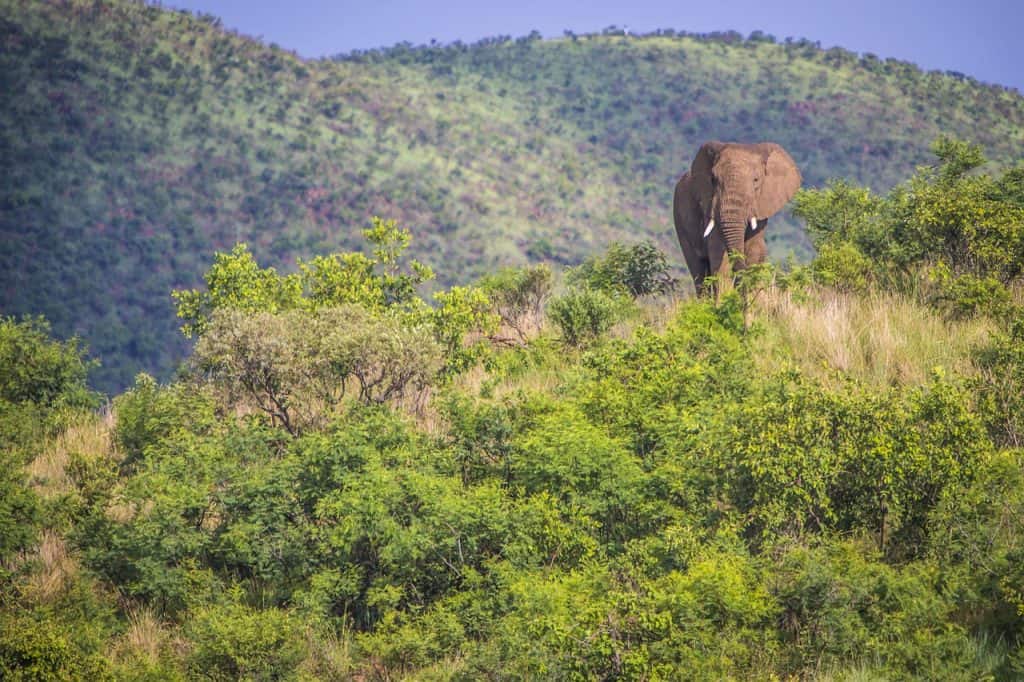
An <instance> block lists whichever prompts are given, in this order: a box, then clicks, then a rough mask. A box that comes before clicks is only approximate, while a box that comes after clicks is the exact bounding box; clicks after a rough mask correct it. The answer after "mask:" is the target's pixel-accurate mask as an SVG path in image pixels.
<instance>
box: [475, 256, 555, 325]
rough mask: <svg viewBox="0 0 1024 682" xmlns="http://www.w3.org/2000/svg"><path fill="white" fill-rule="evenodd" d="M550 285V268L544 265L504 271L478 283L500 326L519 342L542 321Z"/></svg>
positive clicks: (549, 293)
mask: <svg viewBox="0 0 1024 682" xmlns="http://www.w3.org/2000/svg"><path fill="white" fill-rule="evenodd" d="M553 286H554V276H553V274H552V272H551V268H550V267H549V266H548V265H546V264H544V263H541V264H540V265H533V266H530V267H526V268H520V269H515V268H506V269H504V270H501V271H499V272H498V273H496V274H494V275H491V276H489V277H485V278H484V279H482V280H481V281H480V288H481V289H483V290H484V292H485V293H486V294H487V296H488V297H489V298H490V299H491V304H492V306H493V309H494V312H495V313H497V315H498V317H499V318H500V319H501V324H502V325H503V326H505V327H507V328H508V329H509V330H511V331H512V333H513V334H515V337H516V340H517V341H519V342H520V343H522V342H524V341H526V339H527V338H528V337H529V335H530V334H531V333H532V332H534V331H536V330H537V329H538V328H539V327H540V325H541V323H542V322H543V317H544V306H545V305H546V304H547V301H548V298H549V297H550V296H551V290H552V287H553Z"/></svg>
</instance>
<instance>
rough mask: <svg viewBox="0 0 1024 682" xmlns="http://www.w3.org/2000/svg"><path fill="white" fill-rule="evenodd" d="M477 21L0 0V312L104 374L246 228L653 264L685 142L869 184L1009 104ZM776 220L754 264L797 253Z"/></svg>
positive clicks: (1017, 132) (167, 337) (164, 337)
mask: <svg viewBox="0 0 1024 682" xmlns="http://www.w3.org/2000/svg"><path fill="white" fill-rule="evenodd" d="M606 33H607V35H593V36H572V35H567V36H566V37H564V38H562V39H558V40H540V39H538V38H537V37H536V36H527V37H523V38H516V39H511V38H505V37H499V38H494V39H488V40H485V41H481V42H479V43H477V44H474V45H462V44H454V45H446V46H419V47H413V46H409V45H400V46H397V47H394V48H391V49H387V50H380V51H372V52H367V53H360V54H349V55H341V56H340V57H338V58H337V59H331V60H316V61H308V60H301V59H298V58H296V57H295V56H294V55H293V54H290V53H288V52H285V51H283V50H281V49H279V48H277V47H274V46H266V45H263V44H261V43H259V42H257V41H254V40H251V39H248V38H245V37H242V36H239V35H236V34H232V33H230V32H226V31H224V30H223V29H222V28H221V27H220V25H219V22H218V20H217V19H216V18H214V17H210V16H199V17H196V16H192V15H190V14H188V13H182V12H175V11H170V10H165V9H162V8H159V7H156V6H152V5H148V4H144V3H139V2H129V1H127V0H66V1H60V2H44V1H42V0H0V45H2V49H0V92H3V93H4V94H3V96H2V97H0V156H2V158H3V159H4V164H3V169H2V170H0V240H2V243H3V248H2V249H0V309H2V310H3V312H5V313H7V314H20V313H31V314H40V313H42V314H45V315H46V316H47V317H48V318H49V320H50V321H51V322H52V324H53V329H54V331H55V333H56V334H57V335H58V336H60V337H67V336H69V335H71V334H72V333H78V334H79V335H81V336H82V337H83V339H84V340H85V341H86V342H87V343H88V345H89V347H90V349H91V351H92V353H93V355H94V356H97V357H99V358H100V359H101V360H102V363H103V364H102V366H101V367H100V368H99V369H98V370H97V371H96V372H95V373H94V377H95V382H96V385H97V386H99V387H100V388H102V389H104V390H106V391H114V390H116V389H119V388H123V387H124V386H127V385H129V384H130V383H131V380H132V377H133V376H134V374H135V373H136V372H137V371H139V370H140V369H145V370H147V371H150V372H152V373H155V374H156V375H157V376H159V377H162V378H166V377H169V376H170V373H171V370H172V369H173V368H174V367H175V366H176V364H177V363H178V362H179V361H180V360H181V359H182V358H183V357H184V356H185V354H186V352H187V344H186V343H185V341H184V340H181V339H179V340H177V341H172V339H175V338H177V337H176V335H175V333H174V329H175V328H176V326H177V324H178V323H177V322H176V320H175V319H174V306H173V302H172V301H171V300H170V299H169V298H168V297H167V295H166V294H167V292H168V291H169V290H170V289H172V288H182V287H190V286H195V285H196V284H198V283H199V281H200V277H201V274H202V273H203V272H204V271H205V270H206V269H207V268H208V267H209V266H210V264H211V261H210V258H211V254H212V253H214V252H215V251H217V250H224V251H226V250H228V249H230V248H231V246H232V245H233V244H235V243H236V242H247V243H248V244H249V246H250V248H251V249H252V252H253V253H254V254H255V255H256V256H257V257H258V258H259V259H260V261H261V262H266V263H269V264H272V265H275V266H277V267H284V268H292V267H294V263H295V258H296V257H297V256H298V257H307V258H308V257H310V256H311V255H313V254H326V253H329V252H332V251H335V250H338V249H355V248H361V246H362V244H361V240H360V237H359V235H360V231H361V230H362V229H363V228H364V227H366V226H367V225H369V223H370V219H371V217H372V216H374V215H382V216H386V217H389V218H393V219H396V220H398V221H399V223H400V224H401V225H403V226H407V227H408V228H409V229H410V230H412V232H413V233H414V236H415V239H414V240H413V243H412V246H411V249H412V253H413V254H414V255H415V256H416V257H418V258H419V259H420V260H422V261H423V262H424V263H426V264H427V265H430V266H432V267H433V268H434V269H435V270H436V271H437V272H438V274H439V281H441V282H442V283H444V284H452V283H467V282H469V281H471V280H472V279H474V278H475V277H477V276H479V275H481V274H483V273H486V272H491V271H493V270H494V269H495V268H496V267H498V266H504V265H523V264H526V263H528V262H533V263H537V262H549V263H553V264H571V263H578V262H580V261H581V260H582V259H583V258H585V257H586V256H588V255H591V254H594V253H598V252H601V251H603V250H604V249H605V248H606V247H607V245H608V244H609V243H610V242H611V241H612V240H616V239H618V240H625V241H627V242H633V241H637V240H639V239H642V238H653V239H654V240H656V242H657V243H658V244H659V245H660V246H661V247H662V248H665V249H667V250H668V251H669V252H670V253H672V254H673V255H672V257H671V260H672V262H673V263H681V259H679V258H677V257H676V255H675V253H676V252H675V251H674V247H673V245H672V231H671V228H670V220H669V215H670V210H669V205H670V201H669V197H670V193H671V187H672V184H673V182H674V180H675V179H676V177H677V176H678V175H679V173H680V172H681V171H682V169H683V168H684V167H685V166H686V165H687V164H688V163H689V160H690V159H691V158H692V155H693V153H694V151H695V150H696V149H697V148H698V147H699V145H700V143H702V142H703V141H704V140H706V139H715V138H717V139H726V140H728V139H736V140H761V139H767V140H773V141H777V142H779V143H781V144H783V145H784V146H785V147H786V148H787V149H788V150H789V151H790V153H791V154H792V156H793V157H794V158H795V159H796V160H797V162H798V164H799V165H800V167H801V169H802V170H803V173H804V177H805V179H806V183H807V184H808V185H812V186H818V185H820V184H822V183H823V182H824V181H825V180H826V179H828V178H830V177H844V178H848V179H850V180H852V181H854V182H857V183H861V184H865V185H868V186H870V187H871V188H872V189H874V190H876V191H885V190H887V189H888V188H889V187H891V186H892V185H894V184H895V183H896V182H898V181H899V180H901V179H903V178H905V177H907V176H908V175H909V174H910V173H911V172H912V171H913V169H914V167H915V165H917V164H920V163H925V162H928V161H929V158H930V157H929V155H928V151H927V145H928V143H929V142H930V141H931V140H932V139H934V138H935V137H937V135H938V134H939V133H942V132H945V133H950V134H953V135H957V136H959V137H963V138H967V139H970V140H972V141H974V142H977V143H979V144H981V145H982V147H983V148H984V149H985V151H986V153H987V154H988V156H989V157H990V158H991V159H992V160H993V162H994V166H995V167H1001V166H1003V165H1005V164H1006V163H1010V162H1013V161H1014V160H1016V159H1018V158H1019V157H1020V152H1021V149H1022V141H1024V99H1022V98H1021V96H1020V95H1019V94H1017V93H1014V92H1009V91H1006V90H1004V89H1002V88H999V87H995V86H988V85H983V84H980V83H977V82H975V81H973V80H971V79H968V78H964V77H962V76H960V75H957V74H940V73H923V72H921V71H920V70H918V69H917V68H916V67H914V66H913V65H910V64H907V63H903V62H898V61H893V60H881V59H878V58H876V57H874V56H872V55H865V56H863V57H859V56H857V55H854V54H852V53H850V52H847V51H844V50H841V49H831V50H827V51H826V50H821V49H819V48H818V47H817V46H815V45H814V44H812V43H810V42H808V41H790V42H787V43H784V44H777V43H776V42H775V41H774V40H773V39H771V38H770V37H767V36H764V35H760V34H757V35H752V36H751V37H750V38H749V39H743V38H742V37H741V36H739V35H737V34H734V33H723V34H715V35H710V36H694V35H683V34H679V35H677V34H675V32H673V31H661V32H658V34H656V35H648V36H628V37H627V36H623V35H616V32H615V31H608V32H606ZM796 225H797V223H796V221H794V220H793V219H792V218H791V217H788V216H783V217H782V218H781V219H780V220H774V221H773V225H772V226H771V227H770V231H769V235H770V242H771V249H772V253H773V254H774V255H775V256H776V257H777V258H782V257H785V256H786V255H787V254H790V253H793V254H795V255H796V256H797V257H798V259H806V258H807V257H809V255H810V243H809V241H808V240H807V238H806V236H805V235H804V234H803V233H802V232H801V231H800V230H799V229H798V228H797V227H796Z"/></svg>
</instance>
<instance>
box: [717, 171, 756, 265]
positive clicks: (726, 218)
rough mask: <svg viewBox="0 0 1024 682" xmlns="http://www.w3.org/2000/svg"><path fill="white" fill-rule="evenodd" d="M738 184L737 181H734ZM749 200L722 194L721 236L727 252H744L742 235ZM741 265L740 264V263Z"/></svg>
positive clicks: (747, 214)
mask: <svg viewBox="0 0 1024 682" xmlns="http://www.w3.org/2000/svg"><path fill="white" fill-rule="evenodd" d="M736 184H739V183H736ZM750 204H751V202H750V200H749V198H748V197H742V196H736V195H733V196H730V195H728V194H726V195H723V197H722V201H721V204H720V208H719V211H720V214H721V224H722V236H723V237H725V246H726V248H727V249H728V250H729V253H739V254H742V253H744V248H743V237H744V235H745V234H746V230H747V223H748V222H749V220H750V210H749V209H748V208H747V207H748V206H750ZM740 267H742V265H740Z"/></svg>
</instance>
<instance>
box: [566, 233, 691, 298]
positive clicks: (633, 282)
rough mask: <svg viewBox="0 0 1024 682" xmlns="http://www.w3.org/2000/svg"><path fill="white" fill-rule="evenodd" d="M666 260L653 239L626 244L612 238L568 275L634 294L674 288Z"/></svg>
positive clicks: (589, 284) (583, 282)
mask: <svg viewBox="0 0 1024 682" xmlns="http://www.w3.org/2000/svg"><path fill="white" fill-rule="evenodd" d="M668 271H669V267H668V260H667V259H666V257H665V254H664V252H662V251H660V250H659V249H658V247H657V246H655V245H654V244H653V243H652V242H641V243H639V244H634V245H632V246H625V245H623V244H621V243H619V242H612V243H611V244H610V245H609V246H608V250H607V251H606V252H605V253H604V255H602V256H591V257H590V258H588V259H587V260H585V261H584V262H583V263H582V264H581V265H580V266H579V267H578V268H575V269H574V270H571V271H570V273H569V276H568V278H567V279H568V281H569V283H570V284H580V285H584V286H587V287H590V288H592V289H598V290H601V291H604V292H607V293H609V294H619V293H625V294H628V295H630V296H632V297H633V298H637V297H639V296H647V295H650V294H664V293H667V292H669V291H672V290H673V289H675V286H676V280H675V279H674V278H673V277H672V276H671V275H669V272H668Z"/></svg>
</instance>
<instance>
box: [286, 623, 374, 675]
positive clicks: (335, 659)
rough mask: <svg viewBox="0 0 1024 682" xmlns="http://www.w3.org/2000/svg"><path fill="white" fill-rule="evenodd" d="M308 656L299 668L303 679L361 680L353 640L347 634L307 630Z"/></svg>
mask: <svg viewBox="0 0 1024 682" xmlns="http://www.w3.org/2000/svg"><path fill="white" fill-rule="evenodd" d="M306 639H307V645H308V649H307V650H308V655H307V656H306V659H305V660H304V661H303V662H302V664H301V665H300V667H299V672H300V674H301V676H302V677H303V678H308V679H315V680H348V679H359V678H358V676H356V675H355V672H356V661H355V658H356V654H355V651H354V650H353V646H352V639H351V637H350V636H349V635H348V634H347V633H346V632H344V631H343V632H342V633H341V634H335V633H333V632H328V633H323V632H318V631H316V629H314V628H308V629H307V630H306Z"/></svg>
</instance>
